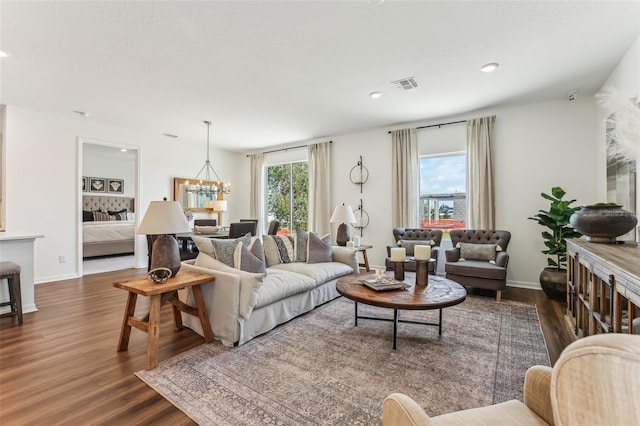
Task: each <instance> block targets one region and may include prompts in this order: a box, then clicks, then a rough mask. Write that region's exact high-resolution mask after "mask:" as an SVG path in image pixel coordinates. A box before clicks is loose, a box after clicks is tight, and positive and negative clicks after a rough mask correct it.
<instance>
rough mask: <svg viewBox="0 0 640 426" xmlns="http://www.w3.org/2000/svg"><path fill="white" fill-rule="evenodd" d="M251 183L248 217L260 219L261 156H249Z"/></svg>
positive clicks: (262, 228) (262, 225)
mask: <svg viewBox="0 0 640 426" xmlns="http://www.w3.org/2000/svg"><path fill="white" fill-rule="evenodd" d="M249 159H250V161H251V166H250V167H251V182H250V194H249V217H253V218H261V217H262V193H263V191H262V174H263V173H262V166H263V163H264V156H263V155H262V154H251V155H250V156H249ZM263 222H264V221H260V222H259V223H260V225H259V226H260V228H259V229H260V230H262V232H263V233H264V223H263Z"/></svg>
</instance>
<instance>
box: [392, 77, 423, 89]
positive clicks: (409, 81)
mask: <svg viewBox="0 0 640 426" xmlns="http://www.w3.org/2000/svg"><path fill="white" fill-rule="evenodd" d="M391 84H395V86H396V87H397V88H398V89H404V90H410V89H415V88H416V87H418V86H419V84H418V82H417V81H416V79H415V78H414V77H407V78H403V79H401V80H396V81H392V82H391Z"/></svg>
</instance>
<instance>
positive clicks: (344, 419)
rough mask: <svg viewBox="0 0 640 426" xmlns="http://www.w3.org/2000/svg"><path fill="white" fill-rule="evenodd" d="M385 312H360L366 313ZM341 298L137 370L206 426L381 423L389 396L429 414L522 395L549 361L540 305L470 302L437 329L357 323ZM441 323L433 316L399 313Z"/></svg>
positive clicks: (386, 313) (380, 312) (447, 314)
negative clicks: (528, 378) (252, 333)
mask: <svg viewBox="0 0 640 426" xmlns="http://www.w3.org/2000/svg"><path fill="white" fill-rule="evenodd" d="M392 312H393V311H391V310H390V309H381V308H375V307H370V306H365V305H362V304H359V305H358V313H359V314H360V315H375V316H383V317H386V318H391V316H392ZM353 316H354V307H353V302H351V301H349V300H347V299H344V298H339V299H337V300H335V301H333V302H329V303H327V304H325V305H323V306H321V307H319V308H316V309H315V310H314V311H312V312H310V313H308V314H306V315H304V316H301V317H298V318H296V319H294V320H292V321H290V322H288V323H287V324H284V325H282V326H280V327H277V328H276V329H274V330H272V331H271V332H269V333H266V334H265V335H263V336H260V337H258V338H256V339H253V340H252V341H250V342H248V343H246V344H244V345H242V346H239V347H235V348H228V347H225V346H223V345H221V344H220V343H219V342H215V343H211V344H203V345H201V346H198V347H196V348H193V349H191V350H189V351H187V352H184V353H182V354H179V355H177V356H175V357H173V358H171V359H168V360H166V361H163V362H161V363H160V365H159V366H158V367H156V368H155V369H153V370H150V371H147V370H142V371H138V372H137V373H136V375H137V376H138V377H139V378H140V379H142V380H143V381H145V382H146V383H147V384H148V385H149V386H151V387H152V388H153V389H155V390H156V391H157V392H159V393H160V394H161V395H163V396H164V397H165V398H167V399H168V400H169V401H171V403H173V404H174V405H175V406H176V407H178V408H179V409H181V410H182V411H184V412H185V413H186V414H187V415H188V416H189V417H191V418H192V419H193V420H194V421H196V422H198V423H199V424H202V425H265V424H274V425H275V424H277V425H335V424H349V425H372V424H380V419H381V415H382V401H383V399H384V398H385V396H387V395H389V394H390V393H392V392H402V393H405V394H407V395H409V396H411V397H412V398H413V399H415V400H416V401H417V402H418V404H420V406H422V407H423V408H424V409H425V411H426V412H427V413H429V415H438V414H443V413H447V412H451V411H457V410H461V409H466V408H473V407H480V406H485V405H490V404H493V403H496V402H502V401H506V400H509V399H520V400H522V387H523V383H524V374H525V371H526V370H527V368H529V367H530V366H532V365H536V364H539V365H549V356H548V353H547V349H546V346H545V343H544V338H543V336H542V331H541V330H540V323H539V321H538V315H537V311H536V309H535V306H533V305H526V304H522V303H516V302H510V301H503V302H501V303H496V302H495V300H493V299H489V298H486V297H479V296H469V297H467V300H466V301H465V302H463V303H462V304H460V305H457V306H454V307H451V308H446V309H444V310H443V330H442V336H438V329H437V327H433V326H425V325H416V324H402V323H401V324H400V325H399V326H398V348H397V350H393V349H392V348H391V347H392V336H393V324H392V323H390V322H386V321H371V320H359V321H358V327H354V322H353ZM400 318H401V319H413V320H419V321H427V322H437V320H438V312H437V311H422V312H410V311H401V314H400Z"/></svg>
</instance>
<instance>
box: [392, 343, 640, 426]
mask: <svg viewBox="0 0 640 426" xmlns="http://www.w3.org/2000/svg"><path fill="white" fill-rule="evenodd" d="M382 424H383V426H385V425H386V426H391V425H394V426H404V425H436V426H437V425H547V424H549V425H558V426H584V425H616V426H618V425H619V426H625V425H629V426H631V425H640V336H637V335H629V334H619V333H609V334H599V335H595V336H589V337H585V338H583V339H580V340H577V341H575V342H573V343H572V344H570V345H569V346H567V347H566V348H565V350H564V351H563V352H562V355H560V358H559V359H558V362H557V363H556V365H555V366H554V367H553V369H551V368H549V367H542V366H534V367H531V368H530V369H529V370H528V371H527V374H526V377H525V382H524V404H523V403H522V402H520V401H517V400H511V401H507V402H503V403H500V404H496V405H491V406H488V407H482V408H473V409H469V410H464V411H458V412H454V413H448V414H443V415H441V416H437V417H431V418H430V417H429V416H428V415H427V414H425V412H424V411H423V410H422V408H420V406H419V405H418V404H417V403H416V402H415V401H413V400H412V399H411V398H409V397H408V396H406V395H403V394H400V393H394V394H392V395H389V396H388V397H387V398H386V399H385V400H384V404H383V409H382Z"/></svg>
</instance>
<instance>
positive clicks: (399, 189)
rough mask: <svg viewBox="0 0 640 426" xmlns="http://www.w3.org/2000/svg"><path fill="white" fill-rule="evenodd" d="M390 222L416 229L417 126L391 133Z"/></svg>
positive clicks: (417, 225) (418, 223) (396, 226)
mask: <svg viewBox="0 0 640 426" xmlns="http://www.w3.org/2000/svg"><path fill="white" fill-rule="evenodd" d="M391 140H392V143H393V155H392V159H391V173H392V176H391V179H392V181H391V188H392V190H391V203H392V208H391V222H392V226H393V227H394V228H399V227H405V228H417V227H419V225H420V221H419V218H418V142H417V137H416V129H402V130H394V131H392V132H391Z"/></svg>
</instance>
